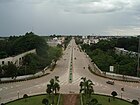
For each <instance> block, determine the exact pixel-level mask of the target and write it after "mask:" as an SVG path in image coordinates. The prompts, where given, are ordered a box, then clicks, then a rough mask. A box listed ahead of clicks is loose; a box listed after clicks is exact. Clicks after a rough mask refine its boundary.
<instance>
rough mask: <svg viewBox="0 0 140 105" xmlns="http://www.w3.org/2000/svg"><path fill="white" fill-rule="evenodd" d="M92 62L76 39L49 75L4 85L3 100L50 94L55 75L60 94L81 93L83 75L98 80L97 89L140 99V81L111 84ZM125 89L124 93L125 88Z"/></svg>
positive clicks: (1, 87) (0, 91)
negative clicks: (95, 71) (95, 70)
mask: <svg viewBox="0 0 140 105" xmlns="http://www.w3.org/2000/svg"><path fill="white" fill-rule="evenodd" d="M71 62H72V76H71V82H70V75H69V74H70V66H71ZM88 65H91V62H90V60H89V58H88V57H87V55H86V54H85V53H84V52H82V51H80V50H79V48H78V46H77V45H76V43H75V40H74V39H72V40H71V42H70V44H69V45H68V47H67V49H66V50H65V51H64V52H63V56H62V57H61V58H60V59H59V60H58V61H57V65H56V67H55V69H54V70H53V71H49V70H48V72H49V73H50V74H49V75H46V76H43V77H40V78H37V79H32V80H28V81H21V82H12V83H5V84H0V102H7V101H10V100H14V99H17V98H21V97H22V96H23V95H24V94H28V95H34V94H41V93H46V87H47V84H48V83H49V80H50V79H51V78H54V76H59V80H60V88H61V89H60V93H63V94H65V93H79V83H80V81H81V77H86V78H87V79H91V80H92V81H93V83H94V92H95V93H100V94H107V95H110V94H111V92H112V91H116V92H117V93H118V97H121V96H122V98H124V99H127V100H129V101H131V100H132V99H136V100H138V101H140V83H131V82H123V81H115V84H114V85H110V84H107V83H106V81H108V79H106V78H102V77H98V76H96V75H94V74H92V73H91V72H90V71H89V70H88ZM122 87H123V88H124V92H123V93H122V92H121V88H122Z"/></svg>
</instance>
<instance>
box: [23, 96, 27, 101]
mask: <svg viewBox="0 0 140 105" xmlns="http://www.w3.org/2000/svg"><path fill="white" fill-rule="evenodd" d="M23 98H24V99H25V102H26V101H27V98H28V95H27V94H24V95H23Z"/></svg>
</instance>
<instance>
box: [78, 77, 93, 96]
mask: <svg viewBox="0 0 140 105" xmlns="http://www.w3.org/2000/svg"><path fill="white" fill-rule="evenodd" d="M81 80H82V81H81V82H80V93H82V92H83V93H84V94H92V93H93V92H94V90H93V85H94V84H93V83H92V81H91V80H90V79H88V80H87V79H86V77H82V78H81Z"/></svg>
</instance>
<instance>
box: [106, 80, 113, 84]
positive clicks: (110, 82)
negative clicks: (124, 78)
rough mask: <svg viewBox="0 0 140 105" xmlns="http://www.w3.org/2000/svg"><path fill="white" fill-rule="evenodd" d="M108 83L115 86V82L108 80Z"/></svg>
mask: <svg viewBox="0 0 140 105" xmlns="http://www.w3.org/2000/svg"><path fill="white" fill-rule="evenodd" d="M106 83H107V84H110V85H114V81H113V80H108V81H107V82H106Z"/></svg>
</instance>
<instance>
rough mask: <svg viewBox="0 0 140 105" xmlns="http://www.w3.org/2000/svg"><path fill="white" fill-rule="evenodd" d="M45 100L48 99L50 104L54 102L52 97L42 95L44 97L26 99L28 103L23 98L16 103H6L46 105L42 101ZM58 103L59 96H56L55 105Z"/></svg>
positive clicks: (10, 103) (9, 104) (10, 104)
mask: <svg viewBox="0 0 140 105" xmlns="http://www.w3.org/2000/svg"><path fill="white" fill-rule="evenodd" d="M44 98H47V99H48V100H49V102H52V99H51V96H49V95H45V94H42V95H35V96H30V97H28V98H27V99H26V102H25V99H23V98H21V99H18V100H15V101H11V102H8V103H6V105H44V104H42V100H43V99H44ZM57 101H58V95H56V96H55V98H54V103H55V104H54V105H56V104H57Z"/></svg>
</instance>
